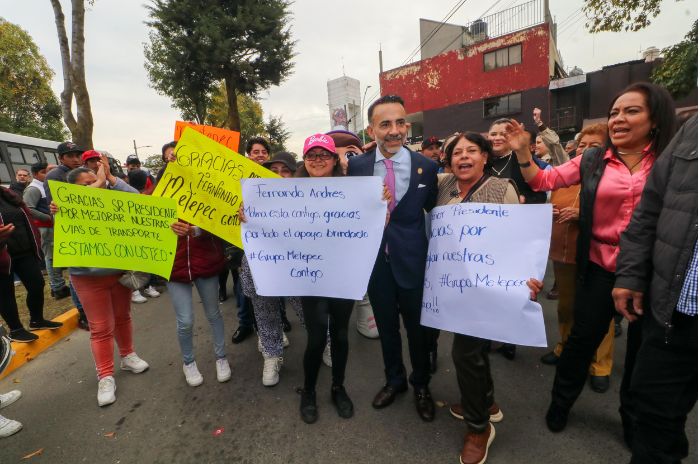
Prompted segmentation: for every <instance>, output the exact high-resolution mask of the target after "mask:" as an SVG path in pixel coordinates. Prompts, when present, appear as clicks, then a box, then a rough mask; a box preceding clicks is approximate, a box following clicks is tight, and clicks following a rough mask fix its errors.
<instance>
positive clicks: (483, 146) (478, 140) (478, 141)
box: [445, 132, 493, 166]
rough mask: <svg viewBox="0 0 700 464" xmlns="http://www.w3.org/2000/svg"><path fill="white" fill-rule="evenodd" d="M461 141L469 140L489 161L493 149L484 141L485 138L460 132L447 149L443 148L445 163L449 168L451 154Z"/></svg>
mask: <svg viewBox="0 0 700 464" xmlns="http://www.w3.org/2000/svg"><path fill="white" fill-rule="evenodd" d="M462 139H466V140H469V141H470V142H471V143H473V144H475V145H476V146H478V147H479V150H481V151H482V152H484V153H486V159H487V160H488V159H490V158H491V157H492V156H493V149H492V148H491V142H489V141H488V140H486V138H485V137H484V136H483V135H481V134H479V133H477V132H462V133H461V134H459V135H457V136H456V137H455V138H454V139H453V140H452V141H451V142H450V144H449V145H447V148H445V163H446V164H447V165H448V166H449V165H451V164H452V153H453V152H454V150H455V147H456V146H457V142H459V141H460V140H462Z"/></svg>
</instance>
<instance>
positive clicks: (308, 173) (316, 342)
mask: <svg viewBox="0 0 700 464" xmlns="http://www.w3.org/2000/svg"><path fill="white" fill-rule="evenodd" d="M341 176H343V168H342V166H341V164H340V160H339V159H338V154H337V153H336V150H335V143H334V142H333V139H332V138H331V137H330V136H329V135H325V134H315V135H312V136H311V137H309V138H307V139H306V141H305V142H304V164H303V166H300V167H299V169H297V172H296V175H295V177H341ZM354 305H355V302H354V301H353V300H348V299H344V298H329V297H317V296H303V297H301V307H302V310H303V312H304V322H305V324H306V333H307V336H308V338H307V342H306V351H305V352H304V390H303V391H302V392H301V404H300V406H299V411H300V413H301V419H302V420H303V421H304V422H306V423H307V424H313V423H314V422H316V420H317V419H318V409H317V407H316V380H317V379H318V372H319V369H320V368H321V362H322V358H323V350H324V349H325V347H326V333H327V332H330V336H331V360H332V367H331V369H332V372H333V382H332V387H331V399H332V400H333V404H334V405H335V408H336V410H337V412H338V415H339V416H340V417H343V418H346V419H347V418H350V417H352V415H353V410H354V408H353V404H352V401H351V400H350V397H348V394H347V393H346V391H345V387H344V386H343V383H344V382H345V366H346V364H347V361H348V322H349V321H350V314H352V308H353V306H354Z"/></svg>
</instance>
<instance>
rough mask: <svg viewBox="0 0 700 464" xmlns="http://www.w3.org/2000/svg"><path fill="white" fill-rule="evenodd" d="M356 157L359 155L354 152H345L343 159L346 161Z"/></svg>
mask: <svg viewBox="0 0 700 464" xmlns="http://www.w3.org/2000/svg"><path fill="white" fill-rule="evenodd" d="M357 155H359V153H355V152H354V151H346V152H345V157H346V158H347V159H350V158H352V157H353V156H357Z"/></svg>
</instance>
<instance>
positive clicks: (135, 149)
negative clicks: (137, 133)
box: [134, 140, 151, 157]
mask: <svg viewBox="0 0 700 464" xmlns="http://www.w3.org/2000/svg"><path fill="white" fill-rule="evenodd" d="M139 148H151V146H150V145H141V146H139V147H137V146H136V140H134V155H136V156H137V157H138V156H139V151H138V150H139Z"/></svg>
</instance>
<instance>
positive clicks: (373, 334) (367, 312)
mask: <svg viewBox="0 0 700 464" xmlns="http://www.w3.org/2000/svg"><path fill="white" fill-rule="evenodd" d="M365 298H366V297H365ZM356 308H357V331H358V332H359V333H360V335H362V336H364V337H367V338H379V330H377V323H376V321H375V320H374V311H372V306H370V304H369V300H367V301H365V300H364V299H363V300H362V301H361V302H359V303H358V304H357V306H356Z"/></svg>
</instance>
